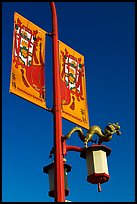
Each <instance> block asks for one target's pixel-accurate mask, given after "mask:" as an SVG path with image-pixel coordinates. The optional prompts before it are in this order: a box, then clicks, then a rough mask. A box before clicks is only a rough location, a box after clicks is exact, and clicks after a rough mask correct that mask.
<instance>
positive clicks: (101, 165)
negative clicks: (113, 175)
mask: <svg viewBox="0 0 137 204" xmlns="http://www.w3.org/2000/svg"><path fill="white" fill-rule="evenodd" d="M119 129H120V126H119V124H118V123H113V124H111V123H108V125H107V126H106V127H105V129H104V131H102V130H101V128H100V127H99V126H91V127H90V128H89V130H88V131H87V133H86V136H84V133H83V131H82V129H81V128H80V127H74V128H72V130H71V131H70V132H69V133H68V134H66V135H65V136H64V137H62V149H63V156H64V161H65V156H66V155H67V153H68V151H75V152H80V157H81V158H84V159H86V163H87V172H88V176H87V181H88V182H89V183H92V184H98V191H99V192H101V186H100V184H102V183H105V182H107V181H108V180H109V178H110V176H109V171H108V165H107V157H108V156H109V155H110V153H111V149H110V148H108V147H107V146H105V145H102V142H108V141H110V140H111V139H112V135H113V134H114V133H116V134H117V135H120V134H121V132H120V131H119ZM74 132H77V133H78V136H79V138H80V139H81V140H82V142H83V143H84V147H78V146H71V145H67V144H66V141H67V140H68V139H69V138H70V137H71V135H72V134H73V133H74ZM94 134H96V135H97V136H98V137H99V138H98V141H97V139H96V140H93V139H92V138H93V136H94ZM89 141H91V142H92V143H97V142H98V144H92V145H91V146H88V142H89ZM52 154H54V148H52V150H51V152H50V157H52ZM70 170H71V167H70V165H68V164H65V163H64V172H66V173H68V172H70ZM43 171H44V173H47V174H49V182H50V192H49V196H51V197H54V192H53V191H54V163H52V164H50V165H48V166H46V167H44V169H43ZM64 179H65V185H64V187H65V196H67V195H68V193H69V190H68V182H67V174H66V175H64Z"/></svg>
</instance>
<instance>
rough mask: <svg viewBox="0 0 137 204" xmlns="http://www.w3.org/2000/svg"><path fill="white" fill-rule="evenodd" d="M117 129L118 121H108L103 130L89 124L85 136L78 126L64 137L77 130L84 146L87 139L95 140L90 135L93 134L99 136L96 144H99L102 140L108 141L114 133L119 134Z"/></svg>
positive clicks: (65, 137) (118, 126)
mask: <svg viewBox="0 0 137 204" xmlns="http://www.w3.org/2000/svg"><path fill="white" fill-rule="evenodd" d="M119 129H120V125H119V124H118V123H108V125H107V126H106V127H105V129H104V131H102V130H101V128H100V127H99V126H91V127H90V128H89V130H88V131H87V134H86V136H84V133H83V131H82V129H81V128H80V127H74V128H72V130H71V131H70V132H69V133H68V134H66V135H65V136H64V139H65V140H67V139H69V138H70V136H71V135H72V134H73V133H74V132H78V136H79V138H80V139H81V140H82V141H83V142H84V146H85V147H87V143H88V142H89V141H91V142H96V141H97V139H96V140H92V137H93V135H94V134H96V135H98V137H99V139H98V144H101V143H102V142H108V141H110V140H111V139H112V135H113V134H114V133H116V134H117V135H120V134H121V132H120V131H119Z"/></svg>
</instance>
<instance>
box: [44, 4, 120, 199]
mask: <svg viewBox="0 0 137 204" xmlns="http://www.w3.org/2000/svg"><path fill="white" fill-rule="evenodd" d="M50 7H51V13H52V34H51V36H52V48H53V117H54V147H53V149H52V154H54V163H52V164H50V165H48V166H45V167H44V168H43V172H44V173H47V174H49V181H50V191H49V196H51V197H54V199H55V202H65V196H67V195H68V193H69V190H68V186H67V176H65V175H67V172H69V171H70V167H69V165H67V164H64V157H65V156H66V154H67V152H68V151H75V152H81V157H82V158H85V159H86V160H87V167H88V177H87V180H88V181H89V182H90V183H97V184H98V190H99V191H101V188H100V183H104V182H106V181H108V179H109V175H108V170H107V163H106V155H107V156H108V155H109V153H110V151H111V150H108V149H109V148H107V147H104V146H101V143H102V142H107V141H110V140H111V139H112V135H113V134H114V133H116V134H118V135H119V134H121V132H120V131H119V129H120V126H119V125H118V123H115V124H109V125H108V126H106V128H105V130H104V132H103V131H102V130H101V129H100V127H99V126H92V127H90V128H89V130H88V132H87V134H86V136H84V133H83V131H82V129H81V128H80V127H75V128H73V129H72V130H71V131H70V132H69V133H68V134H66V135H65V136H64V137H63V136H62V115H61V90H60V77H59V53H58V23H57V14H56V8H55V4H54V2H50ZM75 131H76V132H78V135H79V137H80V139H81V140H82V141H83V142H84V148H82V147H76V146H70V145H67V144H66V140H67V139H68V138H70V136H71V135H72V134H73V133H74V132H75ZM94 134H97V135H98V136H99V140H98V145H97V146H94V147H93V146H91V147H89V148H88V147H87V143H88V142H89V141H91V142H94V141H93V140H92V137H93V135H94ZM94 152H95V153H94ZM108 152H109V153H108ZM105 154H106V155H105ZM94 155H95V156H94ZM96 157H98V158H100V160H103V162H104V163H105V167H103V166H102V167H101V169H103V170H102V171H103V172H102V171H101V172H98V170H99V169H100V165H102V164H99V163H98V162H96ZM89 166H91V168H92V169H90V168H89ZM93 167H94V168H93ZM104 169H105V172H104ZM53 175H54V176H53ZM53 177H54V179H53ZM66 192H67V193H66Z"/></svg>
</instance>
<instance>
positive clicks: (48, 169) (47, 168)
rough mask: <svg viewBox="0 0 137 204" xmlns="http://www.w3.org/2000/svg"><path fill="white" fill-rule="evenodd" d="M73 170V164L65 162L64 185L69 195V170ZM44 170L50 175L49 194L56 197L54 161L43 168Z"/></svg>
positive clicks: (66, 193) (66, 194)
mask: <svg viewBox="0 0 137 204" xmlns="http://www.w3.org/2000/svg"><path fill="white" fill-rule="evenodd" d="M70 171H71V166H70V165H68V164H64V187H65V196H68V194H69V189H68V172H70ZM43 172H44V173H47V174H48V176H49V189H50V191H49V196H50V197H54V162H53V163H51V164H49V165H48V166H45V167H44V168H43Z"/></svg>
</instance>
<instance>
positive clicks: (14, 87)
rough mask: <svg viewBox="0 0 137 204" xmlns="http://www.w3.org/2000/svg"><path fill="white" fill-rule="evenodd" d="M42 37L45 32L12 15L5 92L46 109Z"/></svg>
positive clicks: (43, 41) (16, 15)
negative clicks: (8, 74) (11, 32)
mask: <svg viewBox="0 0 137 204" xmlns="http://www.w3.org/2000/svg"><path fill="white" fill-rule="evenodd" d="M45 35H46V31H44V30H42V29H41V28H39V27H38V26H36V25H35V24H33V23H32V22H30V21H29V20H27V19H26V18H24V17H22V16H21V15H19V14H18V13H16V12H15V13H14V31H13V48H12V67H11V78H10V90H9V91H10V92H11V93H13V94H16V95H17V96H20V97H22V98H24V99H26V100H28V101H30V102H32V103H34V104H36V105H38V106H40V107H42V108H45V109H46V102H45V77H44V76H45V75H44V63H45Z"/></svg>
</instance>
